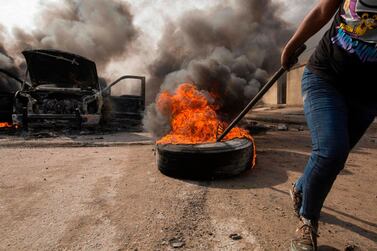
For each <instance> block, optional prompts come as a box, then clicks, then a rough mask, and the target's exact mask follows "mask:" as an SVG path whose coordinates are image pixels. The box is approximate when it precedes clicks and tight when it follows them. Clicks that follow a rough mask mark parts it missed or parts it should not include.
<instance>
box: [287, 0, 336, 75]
mask: <svg viewBox="0 0 377 251" xmlns="http://www.w3.org/2000/svg"><path fill="white" fill-rule="evenodd" d="M341 3H342V1H341V0H319V2H318V4H317V5H316V6H315V7H314V8H313V9H312V10H311V11H310V12H309V13H308V14H307V15H306V17H305V18H304V20H303V21H302V22H301V24H300V25H299V27H298V28H297V30H296V32H295V34H294V35H293V36H292V38H291V39H290V40H289V41H288V43H287V45H286V46H285V48H284V49H283V52H282V54H281V65H282V66H283V67H284V69H289V68H290V67H291V66H292V65H291V64H292V62H291V61H292V59H291V57H292V55H293V53H294V52H295V51H296V50H297V49H298V48H299V47H300V46H301V45H302V44H304V43H305V42H306V41H307V40H308V39H309V38H310V37H311V36H313V35H314V34H316V33H317V32H318V31H319V30H320V29H321V28H322V27H323V26H324V25H325V24H327V22H328V21H330V19H331V18H332V17H333V16H334V14H335V12H336V11H337V9H338V8H339V6H340V4H341Z"/></svg>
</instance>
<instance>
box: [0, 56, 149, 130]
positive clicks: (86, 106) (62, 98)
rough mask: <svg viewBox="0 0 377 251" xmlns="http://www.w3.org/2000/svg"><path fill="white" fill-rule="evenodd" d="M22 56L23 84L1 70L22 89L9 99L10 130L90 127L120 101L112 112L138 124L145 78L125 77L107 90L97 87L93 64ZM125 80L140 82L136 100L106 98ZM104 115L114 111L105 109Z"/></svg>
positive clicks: (78, 58) (75, 58) (74, 59)
mask: <svg viewBox="0 0 377 251" xmlns="http://www.w3.org/2000/svg"><path fill="white" fill-rule="evenodd" d="M23 55H24V57H25V59H26V64H27V73H28V74H27V75H28V77H29V79H28V81H27V80H20V79H19V78H18V77H17V76H13V75H12V74H10V73H7V72H6V71H4V70H1V72H2V73H5V74H6V75H7V76H8V77H11V78H13V79H14V80H16V81H18V82H20V84H21V88H20V90H18V91H17V92H16V93H15V94H14V99H13V109H12V122H13V125H17V126H21V127H23V128H28V127H29V126H32V125H38V126H40V127H54V126H64V127H66V126H77V127H81V126H95V125H98V124H99V123H100V121H103V119H104V117H106V116H104V111H105V110H106V109H104V104H106V103H110V104H111V103H112V102H113V101H114V100H119V99H121V100H120V103H121V104H120V107H118V108H117V109H118V110H116V111H115V112H118V113H121V114H123V115H124V116H126V117H127V116H129V117H130V118H131V120H133V121H134V122H135V121H139V123H140V122H141V116H142V113H143V111H144V108H145V77H142V76H132V75H125V76H122V77H120V78H119V79H117V80H116V81H114V82H112V83H111V84H109V85H106V84H101V83H102V82H101V81H99V78H98V75H97V70H96V65H95V63H94V62H93V61H91V60H88V59H86V58H84V57H81V56H79V55H75V54H71V53H67V52H62V51H57V50H27V51H23ZM124 79H136V80H138V81H140V86H141V87H140V90H141V91H140V92H141V93H140V95H138V96H136V95H135V96H134V95H128V96H127V97H123V98H121V97H111V95H110V94H111V88H112V87H113V86H114V85H116V84H118V83H120V82H121V81H122V80H124ZM122 100H123V103H122ZM118 103H119V102H118ZM119 110H120V111H123V113H122V112H119ZM107 112H109V113H112V112H113V111H112V110H109V109H107ZM114 116H115V117H116V115H112V116H111V117H114Z"/></svg>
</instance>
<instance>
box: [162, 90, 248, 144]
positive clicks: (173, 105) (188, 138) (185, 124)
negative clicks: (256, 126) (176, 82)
mask: <svg viewBox="0 0 377 251" xmlns="http://www.w3.org/2000/svg"><path fill="white" fill-rule="evenodd" d="M213 97H215V95H213ZM157 109H158V110H159V111H160V112H161V113H162V114H164V115H166V116H170V117H171V132H170V133H169V134H167V135H165V136H164V137H163V138H161V139H160V140H158V141H157V144H200V143H209V142H216V135H217V131H218V126H219V125H221V124H223V122H222V121H219V120H218V118H217V114H216V110H217V109H218V107H217V106H216V105H212V104H210V103H209V102H208V97H207V96H206V95H205V94H204V93H203V92H200V91H199V90H198V89H197V88H196V87H195V86H194V85H193V84H188V83H184V84H181V85H180V86H179V87H178V88H177V90H176V91H175V93H174V94H171V93H169V92H167V91H165V92H162V93H161V94H160V96H159V97H158V99H157ZM234 138H248V139H249V140H251V141H252V140H253V139H252V137H251V135H250V134H249V133H248V132H247V131H246V130H244V129H241V128H237V127H236V128H233V129H232V130H231V131H230V132H229V134H228V135H227V136H226V137H225V140H230V139H234Z"/></svg>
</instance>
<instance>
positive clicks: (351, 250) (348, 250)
mask: <svg viewBox="0 0 377 251" xmlns="http://www.w3.org/2000/svg"><path fill="white" fill-rule="evenodd" d="M360 250H361V249H360V248H359V247H358V246H356V245H355V244H347V246H346V247H345V248H344V251H360Z"/></svg>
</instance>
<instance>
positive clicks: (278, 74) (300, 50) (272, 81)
mask: <svg viewBox="0 0 377 251" xmlns="http://www.w3.org/2000/svg"><path fill="white" fill-rule="evenodd" d="M305 49H306V45H305V44H303V45H302V46H301V47H299V48H298V49H297V50H296V52H295V53H294V55H293V56H292V64H291V65H294V64H295V63H296V62H297V58H298V57H299V56H300V55H301V54H302V53H303V52H304V51H305ZM285 71H286V70H285V69H284V68H283V67H280V69H279V70H278V71H277V72H276V73H275V74H274V75H273V76H272V78H271V79H270V81H268V82H267V84H265V85H264V86H263V87H262V89H261V90H260V91H259V92H258V93H257V95H256V96H255V97H254V98H253V99H252V100H251V101H250V102H249V104H247V106H246V107H245V108H244V109H243V110H242V111H241V112H240V114H238V116H237V117H236V118H235V119H234V120H233V121H232V122H231V123H230V124H229V126H228V127H227V128H226V129H225V130H224V132H223V133H222V134H221V135H220V136H219V137H218V138H217V139H216V141H217V142H220V141H221V140H222V139H223V138H224V137H225V136H226V135H227V134H228V133H229V132H230V130H232V129H233V127H234V126H235V125H236V124H237V123H238V122H239V121H240V120H241V119H242V118H243V117H244V116H245V115H246V114H247V113H248V112H249V110H250V109H251V108H252V107H253V106H254V105H255V104H256V103H257V102H258V101H259V100H260V99H261V98H262V97H263V96H264V94H266V92H267V91H268V90H269V89H270V88H271V87H272V86H273V85H274V84H275V82H276V81H277V80H278V79H279V78H280V77H281V76H282V75H283V74H284V73H285Z"/></svg>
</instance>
